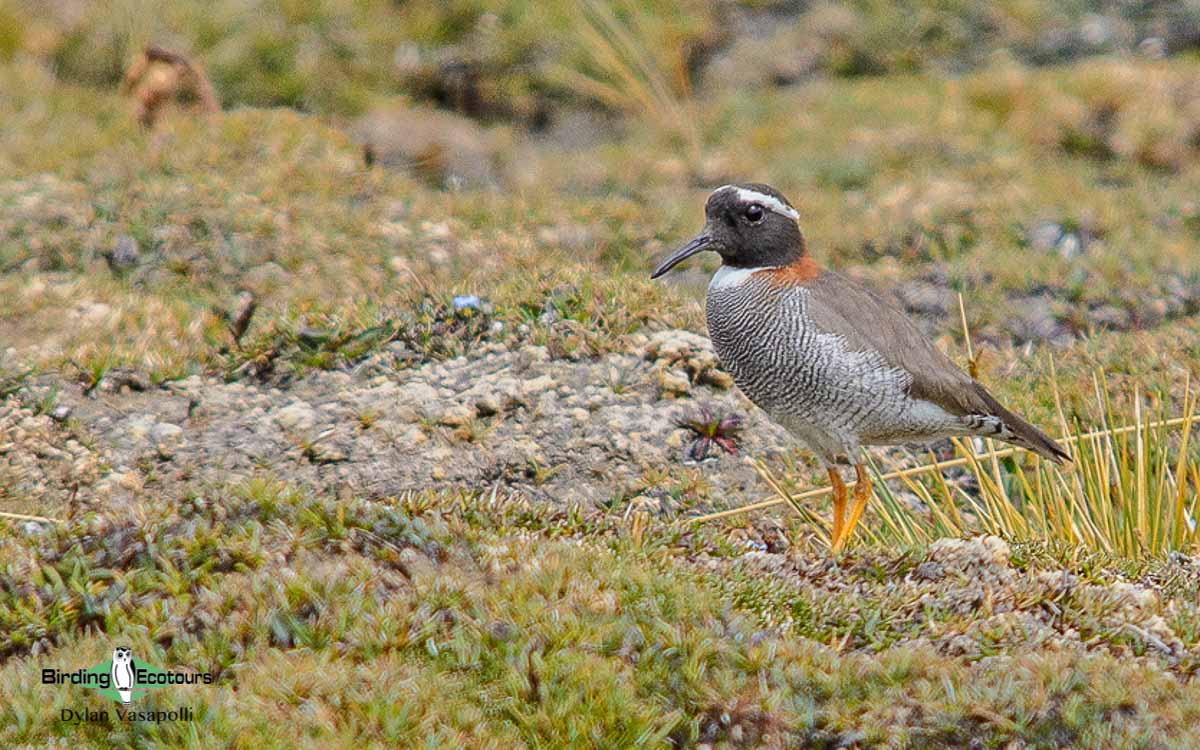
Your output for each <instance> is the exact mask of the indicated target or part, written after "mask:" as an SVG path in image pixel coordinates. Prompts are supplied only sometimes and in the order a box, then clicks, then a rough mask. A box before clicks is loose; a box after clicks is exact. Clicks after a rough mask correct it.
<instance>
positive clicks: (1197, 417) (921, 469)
mask: <svg viewBox="0 0 1200 750" xmlns="http://www.w3.org/2000/svg"><path fill="white" fill-rule="evenodd" d="M1139 418H1140V415H1139ZM1197 421H1200V414H1193V415H1191V416H1185V417H1174V418H1172V419H1164V420H1162V421H1159V422H1150V423H1143V424H1132V425H1128V426H1126V427H1114V428H1112V429H1108V430H1096V431H1094V432H1086V433H1084V434H1082V435H1070V436H1065V437H1063V438H1062V442H1064V443H1077V442H1079V441H1080V440H1090V439H1093V438H1097V437H1111V436H1112V435H1122V434H1124V433H1127V432H1134V431H1138V430H1145V429H1150V428H1156V427H1178V426H1179V425H1181V424H1188V425H1191V424H1193V423H1195V422H1197ZM1018 450H1023V449H1022V448H1004V449H1001V450H998V451H989V452H987V453H982V454H977V453H974V452H972V453H971V454H970V455H968V456H964V457H962V458H954V459H951V460H949V461H941V462H935V463H932V464H923V465H921V466H915V467H913V468H911V469H900V470H898V471H892V472H888V473H887V474H883V475H881V476H880V477H879V478H880V479H881V480H883V481H887V480H889V479H901V478H905V477H914V476H919V475H921V474H929V473H931V472H935V471H941V470H942V469H952V468H955V467H957V466H967V465H969V464H973V463H977V462H978V461H980V460H983V459H995V458H1005V457H1007V456H1011V455H1013V454H1014V453H1016V452H1017V451H1018ZM760 473H761V472H760ZM771 484H775V482H774V481H772V482H771ZM855 484H856V482H848V483H847V486H850V487H853V486H854V485H855ZM830 492H832V488H830V487H817V488H816V489H811V490H808V491H807V492H802V493H800V494H799V495H791V499H792V500H793V501H800V500H807V499H809V498H814V497H822V496H824V495H828V494H829V493H830ZM787 502H788V501H787V500H785V499H783V498H782V497H776V498H772V499H770V500H762V501H760V502H757V503H750V504H749V505H742V506H739V507H737V508H730V509H729V510H722V511H718V512H716V513H707V514H705V515H703V516H695V517H694V518H690V519H688V520H690V521H693V522H695V523H704V522H706V521H716V520H717V519H720V518H729V517H730V516H737V515H741V514H742V513H751V512H753V511H756V510H763V509H765V508H774V507H775V506H776V505H783V504H785V503H787Z"/></svg>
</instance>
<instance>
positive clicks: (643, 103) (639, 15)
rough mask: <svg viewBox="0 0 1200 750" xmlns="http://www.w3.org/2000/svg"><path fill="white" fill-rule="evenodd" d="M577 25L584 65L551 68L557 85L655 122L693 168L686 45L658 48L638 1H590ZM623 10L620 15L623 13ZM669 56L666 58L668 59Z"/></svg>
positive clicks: (697, 151) (696, 139) (694, 135)
mask: <svg viewBox="0 0 1200 750" xmlns="http://www.w3.org/2000/svg"><path fill="white" fill-rule="evenodd" d="M580 10H581V12H580V13H579V15H578V18H577V23H576V24H575V33H576V35H577V38H578V43H579V47H580V48H581V49H582V50H583V51H584V52H585V53H586V59H585V60H584V61H583V62H582V64H580V65H577V66H573V67H569V66H566V65H555V66H552V67H550V68H549V70H548V75H549V76H550V79H551V81H557V82H558V83H560V84H561V85H563V86H564V87H566V88H567V89H569V90H571V91H573V92H575V93H576V94H578V95H581V96H583V97H585V98H589V99H593V100H595V101H597V102H600V103H602V104H605V105H607V106H608V107H611V108H612V109H614V110H616V111H619V112H624V113H626V114H629V115H633V116H635V117H639V118H641V119H642V120H643V121H648V122H651V123H654V124H655V125H656V126H657V127H659V128H661V129H662V130H663V131H664V132H666V133H669V134H672V135H674V136H676V137H678V138H679V139H680V140H681V141H682V142H683V144H684V146H685V148H686V151H687V155H688V159H689V161H690V163H691V164H692V165H693V167H695V166H697V165H698V164H699V160H700V155H701V143H700V133H699V130H698V128H697V126H696V111H695V108H694V106H693V104H692V101H691V88H692V87H691V81H690V76H691V73H690V72H689V70H688V61H687V57H686V53H685V50H684V49H683V48H682V47H679V46H676V47H673V48H672V47H665V46H664V48H663V54H659V55H654V54H653V53H652V51H653V50H656V49H657V47H656V45H655V44H654V43H653V41H652V40H651V39H650V38H649V36H648V34H647V31H646V26H647V25H649V24H650V23H651V21H652V18H651V15H650V14H649V13H648V12H647V11H646V10H645V9H644V8H643V7H642V6H641V5H638V4H634V3H628V2H619V3H616V4H615V8H614V4H612V3H606V2H598V1H597V0H584V1H583V2H582V3H581V4H580ZM617 10H619V11H620V16H618V14H617V12H616V11H617ZM663 58H666V59H665V60H664V59H663Z"/></svg>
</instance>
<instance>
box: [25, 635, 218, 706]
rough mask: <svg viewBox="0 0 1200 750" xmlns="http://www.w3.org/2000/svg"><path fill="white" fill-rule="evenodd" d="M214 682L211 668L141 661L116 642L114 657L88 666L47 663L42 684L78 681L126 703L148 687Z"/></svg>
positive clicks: (208, 683) (150, 688)
mask: <svg viewBox="0 0 1200 750" xmlns="http://www.w3.org/2000/svg"><path fill="white" fill-rule="evenodd" d="M212 683H213V675H212V674H210V673H208V672H168V671H167V670H165V669H160V668H159V667H156V666H154V665H153V664H149V663H147V662H144V661H139V660H138V659H135V658H134V657H133V651H132V650H131V649H130V648H129V647H127V646H117V647H116V648H114V649H113V652H112V658H111V659H109V660H108V661H104V662H101V663H99V664H97V665H95V666H93V667H90V668H88V669H78V670H75V671H74V672H63V671H61V670H58V669H54V668H53V667H46V668H44V669H43V670H42V684H43V685H79V686H81V687H86V688H91V689H93V690H96V691H98V692H99V693H100V694H101V695H103V696H105V697H106V698H111V699H113V700H115V701H117V702H118V703H121V704H124V705H129V704H130V703H132V702H133V701H135V700H137V699H138V698H141V697H143V696H144V695H145V694H146V692H147V691H148V690H156V689H158V688H164V687H167V686H170V685H195V684H204V685H211V684H212Z"/></svg>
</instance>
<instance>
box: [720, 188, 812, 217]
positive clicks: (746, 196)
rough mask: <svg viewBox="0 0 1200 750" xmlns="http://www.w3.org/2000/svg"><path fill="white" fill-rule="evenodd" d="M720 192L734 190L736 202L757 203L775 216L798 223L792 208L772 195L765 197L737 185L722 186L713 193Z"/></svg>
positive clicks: (797, 215)
mask: <svg viewBox="0 0 1200 750" xmlns="http://www.w3.org/2000/svg"><path fill="white" fill-rule="evenodd" d="M721 190H735V191H737V196H738V200H741V201H744V202H746V203H758V204H760V205H762V207H763V208H766V209H770V210H771V211H774V212H775V213H777V214H782V215H783V216H786V217H788V218H789V219H791V220H792V221H800V214H799V212H797V211H796V209H794V208H792V207H791V206H789V205H788V204H786V203H784V202H783V201H781V200H779V199H778V198H776V197H775V196H773V195H766V194H765V193H760V192H758V191H757V190H750V189H748V188H741V187H738V186H737V185H722V186H721V187H719V188H717V189H716V190H714V191H713V192H720V191H721Z"/></svg>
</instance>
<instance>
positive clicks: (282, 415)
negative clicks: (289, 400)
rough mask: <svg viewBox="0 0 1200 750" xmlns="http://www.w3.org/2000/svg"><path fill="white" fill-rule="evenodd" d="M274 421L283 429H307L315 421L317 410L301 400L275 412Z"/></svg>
mask: <svg viewBox="0 0 1200 750" xmlns="http://www.w3.org/2000/svg"><path fill="white" fill-rule="evenodd" d="M275 421H276V422H278V423H279V425H280V426H281V427H283V428H285V429H289V430H307V429H309V428H311V427H312V426H313V425H314V424H316V422H317V412H316V411H315V410H314V409H313V408H312V407H311V406H309V405H308V404H307V403H305V402H303V401H297V402H296V403H293V404H289V405H287V406H285V407H283V408H282V409H280V410H279V411H278V412H276V414H275Z"/></svg>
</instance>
